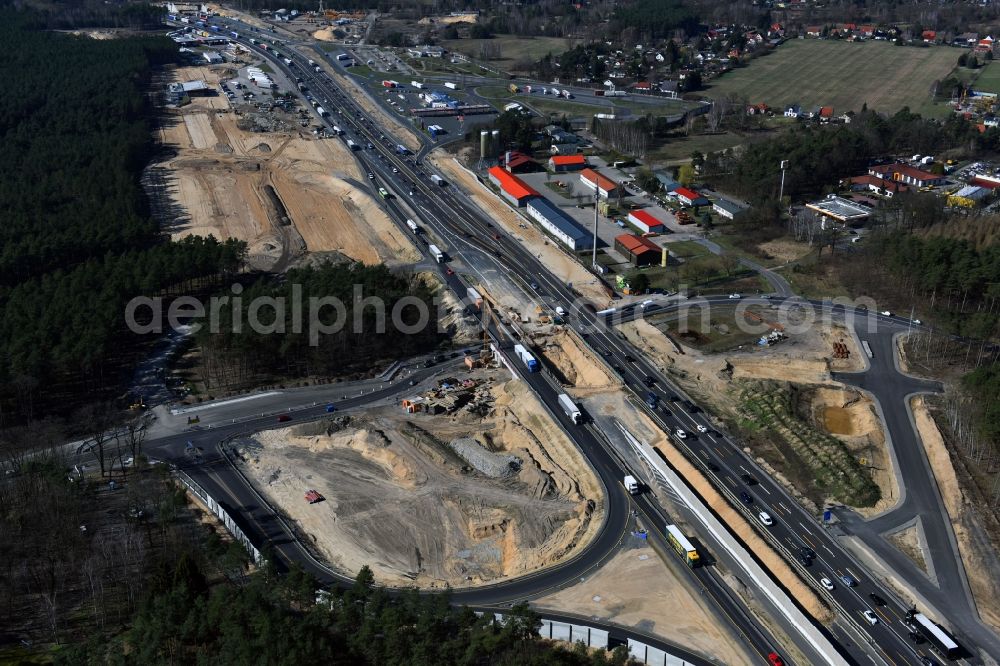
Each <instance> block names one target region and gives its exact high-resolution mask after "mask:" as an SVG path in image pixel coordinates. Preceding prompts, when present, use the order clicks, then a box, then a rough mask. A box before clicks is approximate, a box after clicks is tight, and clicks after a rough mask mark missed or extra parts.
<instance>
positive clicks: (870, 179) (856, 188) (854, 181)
mask: <svg viewBox="0 0 1000 666" xmlns="http://www.w3.org/2000/svg"><path fill="white" fill-rule="evenodd" d="M843 184H845V185H847V186H848V187H850V189H851V191H852V192H864V191H870V192H874V193H875V194H878V195H879V196H883V197H886V198H892V197H893V196H894V195H896V194H899V193H900V192H906V191H908V190H909V189H910V187H909V186H908V185H904V184H903V183H901V182H898V181H894V180H887V179H885V178H882V177H880V176H872V175H871V174H865V175H863V176H854V177H853V178H848V179H846V180H845V181H843Z"/></svg>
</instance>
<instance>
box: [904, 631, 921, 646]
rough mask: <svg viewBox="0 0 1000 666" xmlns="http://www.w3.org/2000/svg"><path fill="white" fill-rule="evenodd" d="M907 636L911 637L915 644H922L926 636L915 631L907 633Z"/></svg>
mask: <svg viewBox="0 0 1000 666" xmlns="http://www.w3.org/2000/svg"><path fill="white" fill-rule="evenodd" d="M907 636H909V637H910V640H911V641H913V644H914V645H921V644H922V643H923V642H924V637H923V636H921V635H920V634H918V633H917V632H915V631H911V632H910V633H908V634H907Z"/></svg>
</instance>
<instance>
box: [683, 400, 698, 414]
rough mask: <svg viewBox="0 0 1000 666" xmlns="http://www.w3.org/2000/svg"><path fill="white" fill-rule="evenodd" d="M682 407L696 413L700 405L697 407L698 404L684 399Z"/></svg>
mask: <svg viewBox="0 0 1000 666" xmlns="http://www.w3.org/2000/svg"><path fill="white" fill-rule="evenodd" d="M684 409H686V410H688V411H689V412H691V413H692V414H697V413H698V412H700V411H701V407H699V406H698V405H696V404H694V403H693V402H691V401H690V400H685V401H684Z"/></svg>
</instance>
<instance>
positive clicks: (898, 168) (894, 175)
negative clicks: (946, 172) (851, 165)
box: [868, 162, 945, 187]
mask: <svg viewBox="0 0 1000 666" xmlns="http://www.w3.org/2000/svg"><path fill="white" fill-rule="evenodd" d="M868 173H869V174H870V175H872V176H878V177H879V178H885V179H886V180H892V181H896V182H900V183H906V184H907V185H913V186H914V187H929V186H931V185H943V184H944V183H945V178H944V176H939V175H937V174H933V173H930V172H927V171H922V170H920V169H917V168H916V167H911V166H910V165H908V164H903V163H902V162H896V163H895V164H880V165H878V166H873V167H869V169H868Z"/></svg>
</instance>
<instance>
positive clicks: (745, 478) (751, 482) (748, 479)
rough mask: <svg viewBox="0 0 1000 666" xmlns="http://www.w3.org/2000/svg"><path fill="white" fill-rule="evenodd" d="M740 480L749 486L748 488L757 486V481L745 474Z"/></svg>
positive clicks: (741, 475)
mask: <svg viewBox="0 0 1000 666" xmlns="http://www.w3.org/2000/svg"><path fill="white" fill-rule="evenodd" d="M740 479H742V480H743V483H745V484H747V485H748V486H755V485H757V479H755V478H753V477H752V476H750V475H749V474H747V473H745V472H744V473H743V474H740Z"/></svg>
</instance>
